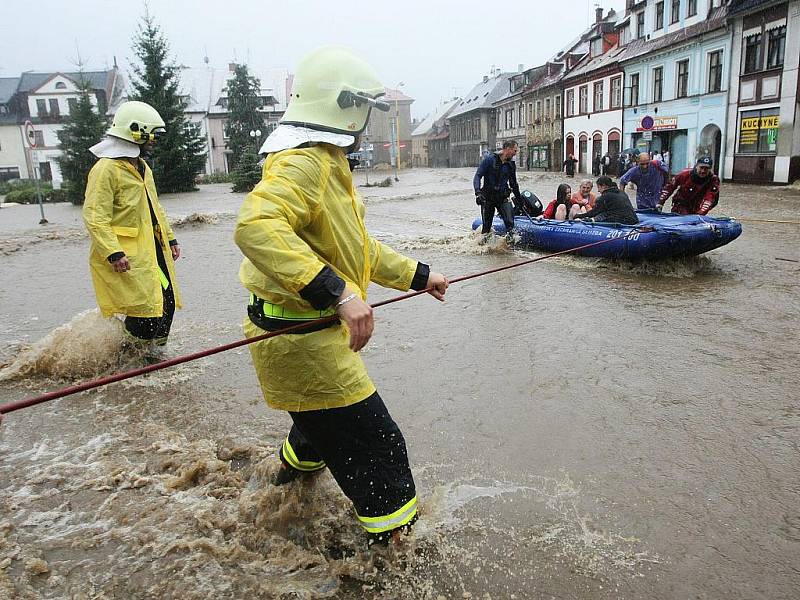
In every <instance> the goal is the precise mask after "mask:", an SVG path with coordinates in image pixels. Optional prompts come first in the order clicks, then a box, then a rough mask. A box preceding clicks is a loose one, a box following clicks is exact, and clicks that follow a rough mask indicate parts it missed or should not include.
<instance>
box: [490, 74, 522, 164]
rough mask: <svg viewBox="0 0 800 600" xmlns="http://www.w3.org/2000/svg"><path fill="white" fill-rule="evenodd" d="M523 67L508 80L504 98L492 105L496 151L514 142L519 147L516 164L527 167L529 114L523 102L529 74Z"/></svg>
mask: <svg viewBox="0 0 800 600" xmlns="http://www.w3.org/2000/svg"><path fill="white" fill-rule="evenodd" d="M521 67H522V65H520V72H517V73H515V74H514V75H512V76H511V77H509V78H508V88H507V89H506V91H505V93H504V94H503V96H501V97H500V98H499V99H498V100H496V101H495V102H494V103H492V108H493V109H494V119H495V141H494V150H499V149H500V148H502V147H503V143H504V142H506V141H509V140H514V141H515V142H517V145H518V150H517V155H516V157H515V160H516V163H517V165H526V164H527V163H528V147H527V146H526V144H525V124H526V123H527V114H526V113H525V104H524V103H523V101H522V92H523V90H524V89H525V81H526V76H528V74H527V73H525V72H524V71H522V68H521Z"/></svg>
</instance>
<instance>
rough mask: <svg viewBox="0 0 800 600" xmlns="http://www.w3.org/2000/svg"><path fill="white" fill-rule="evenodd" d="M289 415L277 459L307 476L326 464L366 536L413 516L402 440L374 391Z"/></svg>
mask: <svg viewBox="0 0 800 600" xmlns="http://www.w3.org/2000/svg"><path fill="white" fill-rule="evenodd" d="M289 415H290V416H291V417H292V421H293V422H294V424H293V425H292V428H291V430H290V431H289V435H288V437H287V439H286V441H285V442H284V443H283V445H282V446H281V450H280V457H281V460H282V461H283V463H284V464H286V465H287V466H288V467H290V468H294V469H297V470H300V471H307V472H308V471H316V470H319V469H323V468H325V467H326V466H327V467H328V469H330V472H331V475H333V477H334V479H335V480H336V483H338V484H339V487H340V488H341V489H342V491H343V492H344V494H345V495H346V496H347V497H348V498H349V499H350V500H351V501H352V503H353V505H354V507H355V509H356V513H357V515H358V519H359V521H360V523H361V525H362V527H364V529H366V530H367V532H369V533H371V534H374V535H378V536H380V534H385V533H386V532H389V531H391V530H393V529H397V528H399V527H402V526H404V525H407V524H408V523H410V522H411V521H412V520H413V519H414V518H415V516H416V489H415V487H414V477H413V476H412V474H411V468H410V467H409V465H408V452H407V450H406V443H405V439H404V438H403V434H402V433H401V432H400V428H399V427H398V426H397V424H396V423H395V422H394V420H393V419H392V417H391V415H390V414H389V410H388V409H387V408H386V405H385V404H384V403H383V400H382V399H381V397H380V395H378V392H375V393H374V394H372V395H371V396H370V397H369V398H367V399H365V400H362V401H361V402H357V403H356V404H352V405H350V406H346V407H343V408H330V409H325V410H310V411H301V412H290V413H289Z"/></svg>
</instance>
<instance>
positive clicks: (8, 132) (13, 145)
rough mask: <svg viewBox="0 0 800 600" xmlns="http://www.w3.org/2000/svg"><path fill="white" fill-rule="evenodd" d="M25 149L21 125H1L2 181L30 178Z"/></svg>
mask: <svg viewBox="0 0 800 600" xmlns="http://www.w3.org/2000/svg"><path fill="white" fill-rule="evenodd" d="M25 149H26V143H25V142H24V140H23V139H22V131H21V130H20V128H19V125H17V124H16V123H14V124H8V125H0V181H7V180H9V179H28V178H29V176H28V164H27V161H26V159H25Z"/></svg>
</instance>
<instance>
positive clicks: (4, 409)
mask: <svg viewBox="0 0 800 600" xmlns="http://www.w3.org/2000/svg"><path fill="white" fill-rule="evenodd" d="M652 231H653V228H652V227H648V226H640V227H634V228H633V229H631V231H629V232H628V233H626V234H625V235H623V236H619V237H615V238H608V239H604V240H600V241H597V242H591V243H589V244H584V245H582V246H577V247H575V248H570V249H568V250H560V251H558V252H553V253H551V254H546V255H544V256H539V257H537V258H529V259H527V260H522V261H519V262H516V263H512V264H510V265H504V266H502V267H496V268H494V269H488V270H486V271H480V272H478V273H471V274H469V275H462V276H461V277H456V278H455V279H450V280H449V282H450V283H459V282H461V281H467V280H469V279H475V278H476V277H483V276H484V275H490V274H492V273H499V272H500V271H506V270H508V269H515V268H517V267H522V266H525V265H529V264H532V263H535V262H539V261H542V260H547V259H548V258H553V257H555V256H562V255H564V254H570V253H571V252H576V251H578V250H584V249H586V248H591V247H593V246H600V245H601V244H607V243H609V242H617V241H620V240H625V239H627V238H628V236H629V235H631V234H633V233H635V232H643V233H648V232H652ZM431 290H432V288H425V289H424V290H419V291H414V292H408V293H405V294H401V295H399V296H395V297H394V298H389V299H388V300H382V301H380V302H375V303H374V304H370V306H371V307H372V308H378V307H380V306H386V305H387V304H392V303H394V302H400V301H401V300H408V299H409V298H413V297H415V296H419V295H421V294H425V293H428V292H430V291H431ZM338 318H339V317H338V315H330V316H327V317H323V318H320V319H315V320H313V321H310V322H309V321H305V322H303V323H300V324H297V325H292V326H291V327H287V328H285V329H281V330H280V331H271V332H269V333H264V334H261V335H257V336H255V337H251V338H246V339H243V340H238V341H236V342H231V343H229V344H223V345H221V346H216V347H214V348H209V349H207V350H201V351H200V352H193V353H191V354H185V355H183V356H176V357H175V358H170V359H167V360H164V361H161V362H158V363H155V364H152V365H147V366H144V367H140V368H138V369H131V370H130V371H123V372H121V373H115V374H114V375H108V376H106V377H101V378H99V379H93V380H90V381H85V382H83V383H79V384H76V385H72V386H68V387H65V388H61V389H58V390H54V391H52V392H47V393H46V394H42V395H40V396H34V397H33V398H28V399H26V400H19V401H16V402H9V403H6V404H0V423H2V419H3V415H6V414H8V413H11V412H14V411H17V410H20V409H23V408H27V407H29V406H35V405H36V404H41V403H43V402H49V401H50V400H56V399H57V398H63V397H65V396H70V395H72V394H78V393H80V392H85V391H87V390H91V389H94V388H99V387H102V386H104V385H109V384H111V383H116V382H118V381H123V380H125V379H130V378H132V377H138V376H139V375H145V374H147V373H152V372H153V371H159V370H161V369H166V368H168V367H174V366H176V365H180V364H183V363H186V362H190V361H193V360H198V359H200V358H205V357H206V356H211V355H213V354H218V353H220V352H225V351H226V350H233V349H234V348H240V347H241V346H246V345H248V344H253V343H255V342H260V341H261V340H266V339H268V338H272V337H275V336H278V335H283V334H286V333H292V331H294V330H295V329H300V328H307V327H309V326H310V325H321V324H323V323H329V322H331V321H335V320H336V319H338Z"/></svg>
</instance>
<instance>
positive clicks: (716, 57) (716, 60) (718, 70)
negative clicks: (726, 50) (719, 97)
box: [708, 50, 722, 93]
mask: <svg viewBox="0 0 800 600" xmlns="http://www.w3.org/2000/svg"><path fill="white" fill-rule="evenodd" d="M720 91H722V50H717V51H716V52H712V53H711V54H709V55H708V92H709V93H713V92H720Z"/></svg>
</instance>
